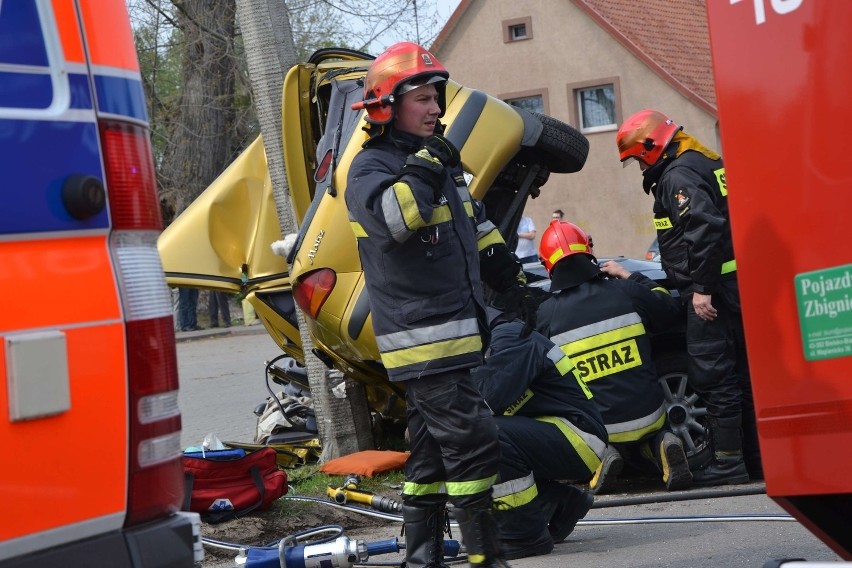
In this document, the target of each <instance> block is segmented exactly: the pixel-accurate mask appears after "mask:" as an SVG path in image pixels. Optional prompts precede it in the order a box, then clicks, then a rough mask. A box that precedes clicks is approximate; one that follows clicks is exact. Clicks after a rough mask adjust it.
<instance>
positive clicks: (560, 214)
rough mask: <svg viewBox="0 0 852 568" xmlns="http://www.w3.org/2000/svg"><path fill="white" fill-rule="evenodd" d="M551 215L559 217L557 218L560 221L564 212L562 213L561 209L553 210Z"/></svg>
mask: <svg viewBox="0 0 852 568" xmlns="http://www.w3.org/2000/svg"><path fill="white" fill-rule="evenodd" d="M553 214H554V215H559V218H560V219H562V218H563V217H565V212H564V211H562V209H554V210H553Z"/></svg>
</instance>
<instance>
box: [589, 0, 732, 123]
mask: <svg viewBox="0 0 852 568" xmlns="http://www.w3.org/2000/svg"><path fill="white" fill-rule="evenodd" d="M572 1H573V2H574V3H575V4H576V5H577V6H578V7H579V8H581V9H583V10H584V11H585V12H586V13H588V14H589V15H590V16H591V17H592V18H593V19H595V20H596V21H597V22H598V23H599V24H601V26H602V27H603V28H604V29H606V30H607V31H609V32H610V33H611V34H612V35H613V36H614V37H615V38H616V39H617V40H618V41H619V42H621V43H622V44H623V45H624V46H625V47H627V48H628V49H629V50H631V51H632V52H633V53H634V54H636V56H637V57H639V58H640V59H642V60H643V61H645V63H647V64H648V65H649V66H650V67H651V68H652V69H654V70H655V71H656V72H657V73H658V74H659V75H660V76H661V77H662V78H663V79H664V80H666V81H668V82H669V83H670V84H671V85H672V86H673V87H675V88H676V89H678V90H679V91H681V92H682V93H683V94H684V95H686V96H687V97H688V98H690V99H691V100H692V101H693V102H695V103H696V104H697V105H698V106H700V107H702V108H704V109H705V110H707V111H709V112H710V113H711V114H714V115H715V114H716V91H715V86H714V82H713V67H712V61H711V58H710V35H709V33H708V30H707V9H706V6H705V0H678V1H677V2H672V1H671V0H572Z"/></svg>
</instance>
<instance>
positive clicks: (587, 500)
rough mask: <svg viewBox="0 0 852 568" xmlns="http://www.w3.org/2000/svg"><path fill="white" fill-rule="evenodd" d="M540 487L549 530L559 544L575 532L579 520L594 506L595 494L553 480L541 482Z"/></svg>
mask: <svg viewBox="0 0 852 568" xmlns="http://www.w3.org/2000/svg"><path fill="white" fill-rule="evenodd" d="M538 488H539V494H538V496H539V498H540V499H541V500H542V502H543V507H542V508H543V509H544V512H545V514H546V515H547V518H548V525H547V530H548V531H549V532H550V537H551V538H552V539H553V542H554V543H555V544H559V543H560V542H562V541H564V540H565V539H566V538H568V535H570V534H571V533H572V532H574V527H576V526H577V521H579V520H580V519H582V518H583V517H585V516H586V514H587V513H588V512H589V509H591V508H592V505H593V504H594V502H595V496H594V494H592V492H591V491H584V490H582V489H579V488H578V487H574V486H573V485H568V484H565V483H557V482H553V481H546V482H543V483H539V484H538Z"/></svg>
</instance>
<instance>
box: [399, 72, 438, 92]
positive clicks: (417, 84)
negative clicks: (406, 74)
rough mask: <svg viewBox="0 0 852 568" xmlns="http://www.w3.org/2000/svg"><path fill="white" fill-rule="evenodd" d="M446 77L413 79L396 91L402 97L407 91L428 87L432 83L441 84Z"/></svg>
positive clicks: (433, 76)
mask: <svg viewBox="0 0 852 568" xmlns="http://www.w3.org/2000/svg"><path fill="white" fill-rule="evenodd" d="M446 80H447V78H446V77H441V76H440V75H432V76H431V77H429V78H427V79H424V78H423V77H415V78H414V79H411V80H410V81H406V82H405V83H403V84H402V85H400V86H399V88H398V89H397V94H399V95H404V94H405V93H407V92H408V91H413V90H414V89H416V88H417V87H422V86H423V85H430V84H432V83H443V82H444V81H446Z"/></svg>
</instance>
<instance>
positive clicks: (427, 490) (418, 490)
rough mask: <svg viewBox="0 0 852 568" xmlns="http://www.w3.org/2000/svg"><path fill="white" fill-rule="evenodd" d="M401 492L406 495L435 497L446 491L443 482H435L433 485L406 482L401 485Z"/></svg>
mask: <svg viewBox="0 0 852 568" xmlns="http://www.w3.org/2000/svg"><path fill="white" fill-rule="evenodd" d="M402 492H403V493H404V494H406V495H437V494H442V493H446V492H447V491H446V487H444V482H443V481H435V482H434V483H415V482H413V481H406V482H405V483H404V484H403V485H402Z"/></svg>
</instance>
